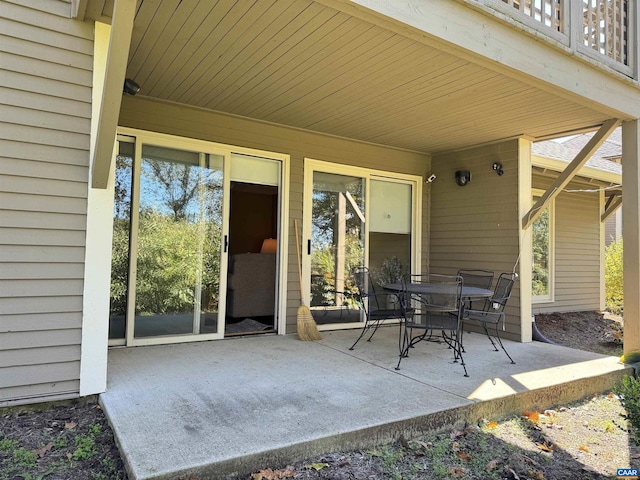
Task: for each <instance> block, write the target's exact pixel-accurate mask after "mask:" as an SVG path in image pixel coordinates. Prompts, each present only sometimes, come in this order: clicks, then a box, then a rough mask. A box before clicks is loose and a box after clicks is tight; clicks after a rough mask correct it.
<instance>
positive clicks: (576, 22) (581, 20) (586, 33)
mask: <svg viewBox="0 0 640 480" xmlns="http://www.w3.org/2000/svg"><path fill="white" fill-rule="evenodd" d="M471 2H474V3H481V4H483V5H485V6H487V7H490V8H493V9H495V10H496V11H499V12H500V13H503V14H506V15H508V16H509V17H511V18H512V19H514V20H516V21H520V22H522V23H524V24H525V25H527V26H528V27H529V28H533V29H535V30H537V31H539V32H542V33H545V34H547V35H548V36H550V37H551V38H552V39H554V40H556V41H559V42H561V43H563V44H564V45H566V46H568V47H569V48H572V49H574V50H576V51H578V52H580V53H583V54H585V55H587V56H589V57H591V58H594V59H595V60H597V61H600V62H602V63H604V64H606V65H608V66H609V67H611V68H613V69H615V70H618V71H620V72H622V73H624V74H626V75H629V76H634V72H637V71H638V70H637V66H636V65H634V59H635V58H637V56H636V54H635V52H636V51H637V50H636V49H637V48H638V36H639V34H638V32H636V29H637V28H638V27H637V26H636V20H635V19H634V17H636V16H637V12H635V10H633V9H635V8H638V6H637V4H636V1H635V0H471ZM636 75H637V74H636Z"/></svg>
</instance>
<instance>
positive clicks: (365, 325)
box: [349, 319, 376, 350]
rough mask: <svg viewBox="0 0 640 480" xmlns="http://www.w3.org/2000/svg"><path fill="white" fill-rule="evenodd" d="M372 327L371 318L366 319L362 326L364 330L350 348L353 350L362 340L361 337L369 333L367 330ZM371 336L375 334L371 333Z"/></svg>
mask: <svg viewBox="0 0 640 480" xmlns="http://www.w3.org/2000/svg"><path fill="white" fill-rule="evenodd" d="M370 328H371V325H370V323H369V320H368V319H365V322H364V327H362V331H361V332H360V335H359V336H358V338H357V339H356V341H355V342H353V345H351V346H350V347H349V350H353V349H354V347H355V346H356V345H357V344H358V342H359V341H360V339H361V338H362V337H364V334H365V333H367V330H369V329H370ZM373 333H376V332H373ZM371 337H373V334H372V335H371ZM371 337H369V340H371Z"/></svg>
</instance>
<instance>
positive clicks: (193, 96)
mask: <svg viewBox="0 0 640 480" xmlns="http://www.w3.org/2000/svg"><path fill="white" fill-rule="evenodd" d="M112 8H113V0H106V1H105V0H98V1H97V2H90V3H89V7H88V8H87V16H90V15H94V17H95V18H99V17H103V18H104V17H105V16H107V17H108V16H109V15H110V14H111V12H112ZM514 34H515V33H514ZM126 75H127V77H129V78H132V79H134V80H135V81H136V82H137V83H139V84H140V85H141V91H140V95H146V96H149V97H155V98H160V99H166V100H171V101H174V102H179V103H184V104H189V105H195V106H198V107H203V108H207V109H212V110H217V111H222V112H227V113H232V114H236V115H242V116H246V117H250V118H256V119H260V120H265V121H269V122H275V123H279V124H284V125H290V126H294V127H299V128H304V129H309V130H313V131H318V132H324V133H328V134H332V135H338V136H342V137H348V138H353V139H359V140H363V141H368V142H374V143H379V144H385V145H391V146H395V147H400V148H407V149H411V150H416V151H421V152H429V153H435V152H441V151H446V150H450V149H455V148H463V147H466V146H471V145H476V144H481V143H486V142H491V141H496V140H500V139H504V138H509V137H513V136H517V135H523V134H524V135H529V136H531V137H534V138H538V137H546V136H552V135H557V134H560V133H562V132H568V131H573V130H576V129H584V128H587V127H591V126H594V125H597V124H600V123H602V122H603V121H604V120H606V118H607V117H606V115H605V114H604V113H602V112H598V111H596V110H593V109H590V108H587V107H585V106H584V105H580V104H577V103H573V102H571V101H568V100H566V99H565V98H563V97H561V96H556V95H553V94H549V93H548V92H547V91H543V90H541V89H539V88H537V87H535V86H533V84H531V85H530V84H527V83H524V82H522V81H518V80H514V79H512V78H510V77H507V76H504V75H501V74H500V73H497V72H496V71H494V70H492V69H489V68H486V67H483V66H480V65H478V64H474V63H470V62H469V61H467V60H462V59H460V58H459V57H456V56H455V55H454V54H451V53H448V52H445V51H442V50H437V49H435V48H432V47H430V46H428V45H424V44H422V43H418V42H416V41H414V40H411V39H408V38H406V37H404V36H401V35H399V34H396V33H393V32H390V31H388V30H386V29H384V28H381V27H379V26H376V25H374V24H372V23H368V22H366V21H364V20H360V19H357V18H354V17H351V16H349V15H347V14H345V13H342V12H339V11H337V10H334V9H331V8H329V7H326V6H324V5H322V4H320V3H315V2H313V1H310V0H257V1H255V0H252V1H250V0H243V1H239V2H237V1H232V0H220V1H213V0H210V1H209V0H208V1H198V0H141V1H139V6H138V10H137V13H136V17H135V23H134V30H133V36H132V43H131V49H130V53H129V61H128V66H127V74H126Z"/></svg>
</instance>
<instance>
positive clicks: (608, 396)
mask: <svg viewBox="0 0 640 480" xmlns="http://www.w3.org/2000/svg"><path fill="white" fill-rule="evenodd" d="M613 397H615V395H614V394H613V393H610V394H609V395H607V398H613Z"/></svg>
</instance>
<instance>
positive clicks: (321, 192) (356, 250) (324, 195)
mask: <svg viewBox="0 0 640 480" xmlns="http://www.w3.org/2000/svg"><path fill="white" fill-rule="evenodd" d="M341 186H342V185H341ZM336 190H337V189H336V185H327V186H325V185H322V184H318V183H315V184H314V193H313V205H312V247H313V255H312V258H311V270H312V277H311V296H312V299H311V305H312V306H319V305H336V300H337V298H336V290H340V293H342V294H343V297H342V298H343V300H344V301H345V302H346V303H349V302H350V299H353V294H354V293H355V290H354V289H355V284H354V282H353V279H352V278H351V273H350V272H351V269H352V268H353V267H355V266H358V265H362V264H363V252H364V239H363V235H364V228H363V225H362V220H361V219H360V216H359V215H358V214H357V212H356V211H355V210H354V207H353V205H352V204H351V203H350V202H349V201H346V200H345V198H346V193H347V192H348V193H349V194H350V195H351V197H352V198H353V200H354V202H355V204H356V205H357V206H358V208H359V209H360V211H361V212H364V182H363V181H362V180H361V179H358V180H356V181H353V182H350V183H348V184H347V185H346V187H345V188H344V191H343V192H338V191H336ZM341 196H342V197H343V199H342V201H344V202H345V214H344V222H345V231H344V234H345V237H344V250H345V251H344V252H342V253H344V256H345V260H344V272H343V278H344V285H343V286H341V287H340V288H336V272H335V269H336V257H337V254H338V251H337V250H338V246H337V242H338V240H337V238H338V228H339V225H338V223H339V222H340V219H339V202H340V201H341V200H340V197H341Z"/></svg>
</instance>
